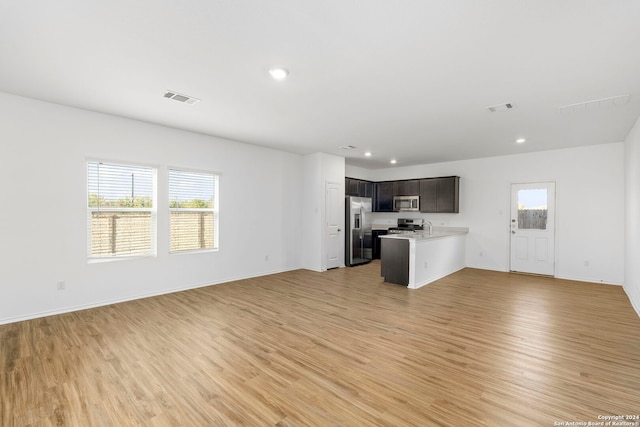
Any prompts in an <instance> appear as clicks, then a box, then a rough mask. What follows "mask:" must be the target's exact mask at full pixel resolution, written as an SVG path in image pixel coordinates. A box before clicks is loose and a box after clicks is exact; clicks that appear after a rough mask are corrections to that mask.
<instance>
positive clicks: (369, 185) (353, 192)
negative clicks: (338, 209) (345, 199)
mask: <svg viewBox="0 0 640 427" xmlns="http://www.w3.org/2000/svg"><path fill="white" fill-rule="evenodd" d="M344 193H345V196H356V197H373V182H371V181H365V180H362V179H355V178H345V180H344Z"/></svg>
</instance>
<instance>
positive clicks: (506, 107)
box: [487, 102, 513, 113]
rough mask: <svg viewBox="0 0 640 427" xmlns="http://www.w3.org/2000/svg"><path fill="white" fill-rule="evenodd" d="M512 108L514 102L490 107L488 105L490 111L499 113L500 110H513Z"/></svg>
mask: <svg viewBox="0 0 640 427" xmlns="http://www.w3.org/2000/svg"><path fill="white" fill-rule="evenodd" d="M512 108H513V104H512V103H511V102H507V103H505V104H497V105H490V106H489V107H487V110H489V112H491V113H497V112H499V111H507V110H511V109H512Z"/></svg>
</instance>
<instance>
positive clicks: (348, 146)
mask: <svg viewBox="0 0 640 427" xmlns="http://www.w3.org/2000/svg"><path fill="white" fill-rule="evenodd" d="M340 148H342V149H343V150H353V149H354V148H358V147H356V146H355V145H343V146H341V147H340Z"/></svg>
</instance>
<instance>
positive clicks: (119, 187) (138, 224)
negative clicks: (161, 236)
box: [87, 162, 156, 258]
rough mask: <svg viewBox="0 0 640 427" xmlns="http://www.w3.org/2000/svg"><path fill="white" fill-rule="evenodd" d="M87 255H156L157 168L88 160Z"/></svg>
mask: <svg viewBox="0 0 640 427" xmlns="http://www.w3.org/2000/svg"><path fill="white" fill-rule="evenodd" d="M87 179H88V185H87V187H88V197H87V207H88V209H87V214H88V219H87V225H88V233H87V234H88V254H89V258H113V257H130V256H148V255H155V252H156V233H155V230H156V211H155V203H154V198H155V182H156V170H155V169H153V168H149V167H142V166H131V165H121V164H109V163H102V162H89V163H88V166H87Z"/></svg>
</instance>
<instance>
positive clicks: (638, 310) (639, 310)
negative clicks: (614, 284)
mask: <svg viewBox="0 0 640 427" xmlns="http://www.w3.org/2000/svg"><path fill="white" fill-rule="evenodd" d="M622 289H624V293H625V294H627V298H629V302H630V303H631V307H633V309H634V310H635V311H636V313H637V314H638V317H640V305H639V304H640V301H637V302H636V301H634V299H633V296H632V295H631V294H630V293H629V292H627V288H625V287H624V286H623V287H622Z"/></svg>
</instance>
